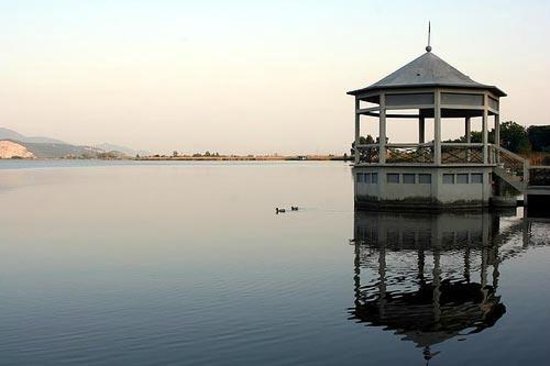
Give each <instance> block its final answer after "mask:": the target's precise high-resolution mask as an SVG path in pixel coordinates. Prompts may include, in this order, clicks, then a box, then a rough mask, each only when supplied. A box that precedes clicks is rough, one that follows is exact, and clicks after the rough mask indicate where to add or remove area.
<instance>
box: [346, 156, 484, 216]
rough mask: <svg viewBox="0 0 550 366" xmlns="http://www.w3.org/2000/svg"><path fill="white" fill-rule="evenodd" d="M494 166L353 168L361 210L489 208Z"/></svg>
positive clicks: (357, 201) (357, 205)
mask: <svg viewBox="0 0 550 366" xmlns="http://www.w3.org/2000/svg"><path fill="white" fill-rule="evenodd" d="M492 169H493V166H492V165H463V166H458V165H453V166H435V165H434V166H429V165H422V166H420V165H407V164H403V165H396V164H392V165H389V164H380V165H375V164H364V165H356V166H354V168H353V177H354V197H355V207H356V208H357V209H412V210H449V209H452V210H468V209H482V208H486V207H489V204H490V200H491V198H492V196H493V189H492V180H493V177H492Z"/></svg>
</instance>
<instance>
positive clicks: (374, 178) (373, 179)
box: [371, 173, 378, 184]
mask: <svg viewBox="0 0 550 366" xmlns="http://www.w3.org/2000/svg"><path fill="white" fill-rule="evenodd" d="M371 182H372V184H378V173H372V176H371Z"/></svg>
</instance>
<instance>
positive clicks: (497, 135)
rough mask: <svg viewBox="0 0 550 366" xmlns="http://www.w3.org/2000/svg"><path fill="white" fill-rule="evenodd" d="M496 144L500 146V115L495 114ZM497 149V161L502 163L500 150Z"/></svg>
mask: <svg viewBox="0 0 550 366" xmlns="http://www.w3.org/2000/svg"><path fill="white" fill-rule="evenodd" d="M495 146H497V147H500V115H499V114H498V113H497V114H495ZM494 151H495V163H497V164H500V155H499V154H500V151H498V149H494Z"/></svg>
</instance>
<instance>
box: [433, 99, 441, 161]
mask: <svg viewBox="0 0 550 366" xmlns="http://www.w3.org/2000/svg"><path fill="white" fill-rule="evenodd" d="M434 164H436V165H440V164H441V92H440V91H439V90H436V91H435V93H434Z"/></svg>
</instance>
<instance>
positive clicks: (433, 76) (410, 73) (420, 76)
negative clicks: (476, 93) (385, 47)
mask: <svg viewBox="0 0 550 366" xmlns="http://www.w3.org/2000/svg"><path fill="white" fill-rule="evenodd" d="M419 87H451V88H471V89H478V90H479V89H485V90H491V91H492V92H493V93H495V94H496V95H498V96H506V93H504V92H503V91H502V90H500V89H499V88H497V87H496V86H492V85H486V84H481V83H478V82H477V81H474V80H472V79H471V78H470V77H469V76H467V75H465V74H463V73H462V72H460V71H459V70H457V69H456V68H454V67H453V66H451V65H449V64H448V63H447V62H445V61H444V60H442V59H441V58H440V57H438V56H437V55H435V54H433V53H432V52H426V53H424V54H423V55H421V56H420V57H417V58H416V59H414V60H413V61H411V62H409V63H408V64H406V65H405V66H403V67H401V68H400V69H398V70H397V71H395V72H393V73H391V74H390V75H388V76H386V77H385V78H383V79H382V80H379V81H378V82H376V83H374V84H372V85H370V86H368V87H366V88H362V89H358V90H353V91H350V92H348V94H351V95H356V94H359V93H361V92H368V91H375V90H382V89H400V88H419Z"/></svg>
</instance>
